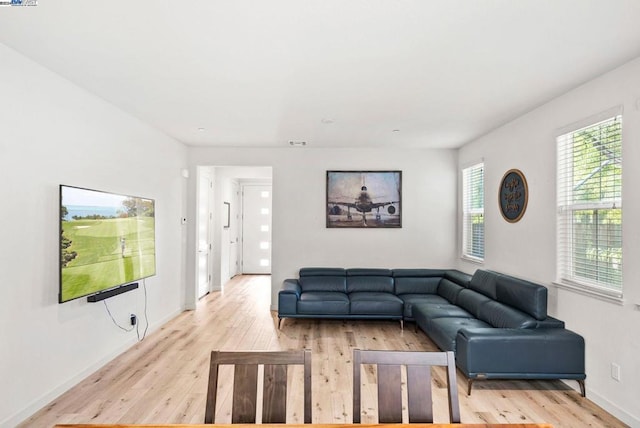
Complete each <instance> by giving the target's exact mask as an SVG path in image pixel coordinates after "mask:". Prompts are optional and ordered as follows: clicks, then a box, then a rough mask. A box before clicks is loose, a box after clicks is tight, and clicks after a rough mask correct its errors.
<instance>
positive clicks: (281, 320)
mask: <svg viewBox="0 0 640 428" xmlns="http://www.w3.org/2000/svg"><path fill="white" fill-rule="evenodd" d="M283 321H284V318H280V319H279V320H278V330H280V329H281V328H282V322H283Z"/></svg>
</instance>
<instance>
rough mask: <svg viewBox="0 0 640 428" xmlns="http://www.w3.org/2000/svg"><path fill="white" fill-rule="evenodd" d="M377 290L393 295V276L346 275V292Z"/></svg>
mask: <svg viewBox="0 0 640 428" xmlns="http://www.w3.org/2000/svg"><path fill="white" fill-rule="evenodd" d="M354 292H377V293H389V294H390V295H392V296H393V278H392V277H390V276H347V293H354Z"/></svg>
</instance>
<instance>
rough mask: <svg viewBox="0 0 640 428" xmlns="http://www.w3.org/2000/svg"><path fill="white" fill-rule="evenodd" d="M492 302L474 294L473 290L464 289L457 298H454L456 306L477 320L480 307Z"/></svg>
mask: <svg viewBox="0 0 640 428" xmlns="http://www.w3.org/2000/svg"><path fill="white" fill-rule="evenodd" d="M492 301H493V300H491V299H490V298H488V297H487V296H485V295H483V294H480V293H476V292H475V291H473V290H469V289H468V288H465V289H464V290H462V291H460V293H458V297H457V298H456V305H458V306H460V307H461V308H463V309H465V310H466V311H467V312H469V313H471V314H472V315H473V316H474V317H476V318H479V314H480V308H481V306H482V305H484V304H486V303H488V302H492Z"/></svg>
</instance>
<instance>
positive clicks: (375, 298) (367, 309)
mask: <svg viewBox="0 0 640 428" xmlns="http://www.w3.org/2000/svg"><path fill="white" fill-rule="evenodd" d="M349 301H350V310H349V313H350V314H351V315H393V316H398V317H401V316H402V310H403V303H402V300H401V299H400V298H399V297H397V296H394V295H393V294H390V293H377V292H363V293H350V294H349Z"/></svg>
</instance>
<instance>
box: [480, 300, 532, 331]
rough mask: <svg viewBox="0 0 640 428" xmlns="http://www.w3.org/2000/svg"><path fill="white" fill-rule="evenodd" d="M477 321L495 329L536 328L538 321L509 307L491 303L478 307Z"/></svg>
mask: <svg viewBox="0 0 640 428" xmlns="http://www.w3.org/2000/svg"><path fill="white" fill-rule="evenodd" d="M478 318H479V319H481V320H482V321H484V322H486V323H489V324H491V325H492V326H494V327H496V328H536V327H537V326H538V321H537V320H536V319H534V318H533V317H532V316H530V315H528V314H525V313H524V312H521V311H519V310H517V309H514V308H512V307H511V306H507V305H503V304H502V303H500V302H496V301H491V302H487V303H486V304H484V305H482V306H481V307H480V313H479V317H478Z"/></svg>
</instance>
